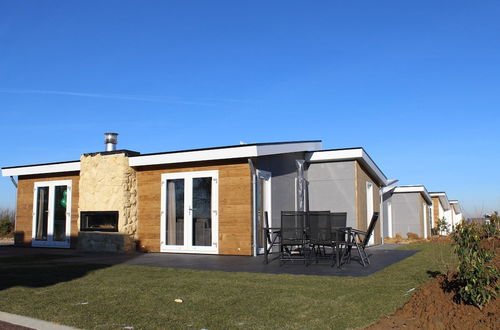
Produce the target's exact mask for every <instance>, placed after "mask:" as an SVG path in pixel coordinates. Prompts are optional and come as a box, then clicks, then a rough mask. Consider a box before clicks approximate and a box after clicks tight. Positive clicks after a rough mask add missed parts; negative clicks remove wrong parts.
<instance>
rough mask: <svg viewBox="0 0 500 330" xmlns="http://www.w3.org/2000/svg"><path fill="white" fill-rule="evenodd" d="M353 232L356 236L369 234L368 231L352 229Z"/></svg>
mask: <svg viewBox="0 0 500 330" xmlns="http://www.w3.org/2000/svg"><path fill="white" fill-rule="evenodd" d="M351 231H352V232H353V233H356V234H361V235H366V234H367V232H366V231H362V230H359V229H351Z"/></svg>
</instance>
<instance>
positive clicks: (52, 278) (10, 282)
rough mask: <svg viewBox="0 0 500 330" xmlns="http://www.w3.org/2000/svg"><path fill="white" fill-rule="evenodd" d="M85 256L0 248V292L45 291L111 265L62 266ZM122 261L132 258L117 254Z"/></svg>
mask: <svg viewBox="0 0 500 330" xmlns="http://www.w3.org/2000/svg"><path fill="white" fill-rule="evenodd" d="M86 255H89V254H88V253H81V252H78V251H75V250H72V249H47V248H25V247H14V246H0V290H4V289H8V288H11V287H15V286H24V287H33V288H38V287H45V286H51V285H54V284H57V283H61V282H69V281H72V280H74V279H77V278H81V277H83V276H85V275H87V274H88V273H89V272H92V271H95V270H98V269H104V268H107V267H111V266H112V265H113V264H114V263H109V264H104V263H92V262H65V261H69V260H72V259H74V260H75V261H76V260H77V259H79V258H78V257H81V256H86ZM120 257H121V258H122V260H124V259H128V260H130V259H133V258H134V257H135V255H133V254H132V255H124V254H120Z"/></svg>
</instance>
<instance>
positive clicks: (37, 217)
mask: <svg viewBox="0 0 500 330" xmlns="http://www.w3.org/2000/svg"><path fill="white" fill-rule="evenodd" d="M70 239H71V180H62V181H48V182H37V183H35V186H34V197H33V228H32V241H31V245H32V246H34V247H58V248H69V247H70Z"/></svg>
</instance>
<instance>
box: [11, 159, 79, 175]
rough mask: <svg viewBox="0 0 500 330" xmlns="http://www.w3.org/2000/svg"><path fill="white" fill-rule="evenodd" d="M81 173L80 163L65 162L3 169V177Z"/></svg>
mask: <svg viewBox="0 0 500 330" xmlns="http://www.w3.org/2000/svg"><path fill="white" fill-rule="evenodd" d="M75 171H80V162H79V161H74V162H63V163H50V164H40V165H28V166H16V167H4V168H2V176H19V175H33V174H46V173H62V172H75Z"/></svg>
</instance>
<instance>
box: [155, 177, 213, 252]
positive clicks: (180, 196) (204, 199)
mask: <svg viewBox="0 0 500 330" xmlns="http://www.w3.org/2000/svg"><path fill="white" fill-rule="evenodd" d="M161 203H162V204H161V228H160V230H161V235H160V237H161V251H162V252H186V253H218V246H217V244H218V171H199V172H182V173H166V174H163V175H162V197H161Z"/></svg>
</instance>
